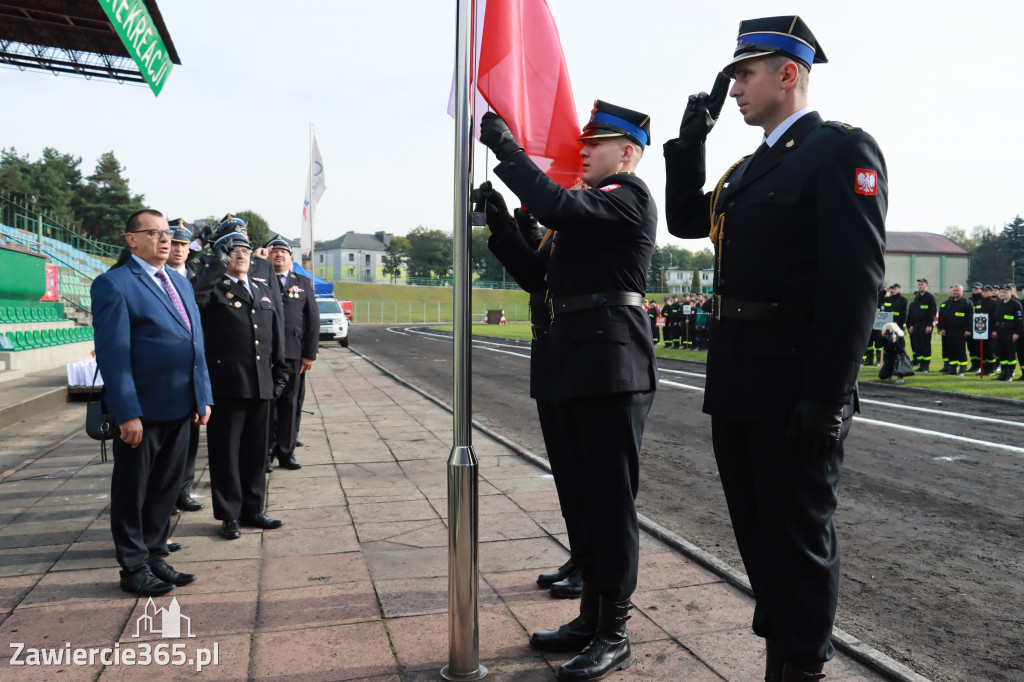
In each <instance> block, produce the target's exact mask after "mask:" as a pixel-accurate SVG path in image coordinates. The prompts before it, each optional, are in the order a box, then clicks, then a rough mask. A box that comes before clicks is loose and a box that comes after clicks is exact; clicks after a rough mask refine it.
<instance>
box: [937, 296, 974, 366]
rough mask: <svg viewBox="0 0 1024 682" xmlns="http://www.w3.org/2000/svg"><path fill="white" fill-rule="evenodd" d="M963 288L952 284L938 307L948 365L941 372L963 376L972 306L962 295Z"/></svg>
mask: <svg viewBox="0 0 1024 682" xmlns="http://www.w3.org/2000/svg"><path fill="white" fill-rule="evenodd" d="M963 296H964V288H963V287H962V286H960V285H959V284H954V285H953V286H952V287H951V288H950V290H949V298H948V299H946V301H945V302H944V303H943V304H942V305H941V306H940V307H939V333H940V334H942V337H943V338H944V339H946V345H945V356H946V358H947V360H948V367H947V368H946V369H944V370H943V371H942V373H943V374H949V375H952V376H963V374H964V371H965V370H966V369H967V341H968V340H969V339H970V338H971V326H972V322H973V319H974V306H972V305H971V304H970V302H969V301H968V300H967V299H965V298H964V297H963Z"/></svg>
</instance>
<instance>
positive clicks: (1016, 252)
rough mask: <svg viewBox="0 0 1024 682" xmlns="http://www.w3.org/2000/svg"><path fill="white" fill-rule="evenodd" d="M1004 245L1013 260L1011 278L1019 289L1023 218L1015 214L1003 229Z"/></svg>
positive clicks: (1023, 280) (1023, 278) (1023, 270)
mask: <svg viewBox="0 0 1024 682" xmlns="http://www.w3.org/2000/svg"><path fill="white" fill-rule="evenodd" d="M1003 235H1005V237H1006V245H1007V247H1008V251H1009V252H1010V258H1011V259H1012V262H1013V279H1012V281H1014V282H1016V283H1017V288H1018V289H1020V288H1021V285H1022V284H1024V218H1021V217H1020V216H1019V215H1018V216H1015V217H1014V218H1013V220H1012V221H1010V222H1009V223H1007V224H1006V227H1005V228H1004V229H1003Z"/></svg>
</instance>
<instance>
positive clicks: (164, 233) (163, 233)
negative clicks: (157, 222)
mask: <svg viewBox="0 0 1024 682" xmlns="http://www.w3.org/2000/svg"><path fill="white" fill-rule="evenodd" d="M143 232H145V233H147V234H148V235H149V236H150V237H152V238H153V239H159V238H160V237H167V238H168V239H170V238H171V235H172V234H174V231H173V230H132V231H131V232H130V233H129V234H142V233H143Z"/></svg>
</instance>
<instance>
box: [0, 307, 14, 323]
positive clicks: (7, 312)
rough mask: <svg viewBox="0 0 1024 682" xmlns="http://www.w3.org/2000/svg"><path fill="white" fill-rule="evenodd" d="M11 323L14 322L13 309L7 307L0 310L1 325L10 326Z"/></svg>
mask: <svg viewBox="0 0 1024 682" xmlns="http://www.w3.org/2000/svg"><path fill="white" fill-rule="evenodd" d="M11 322H14V320H13V319H11V309H10V308H9V307H7V306H3V307H2V308H0V323H4V324H8V323H11Z"/></svg>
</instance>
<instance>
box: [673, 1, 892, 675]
mask: <svg viewBox="0 0 1024 682" xmlns="http://www.w3.org/2000/svg"><path fill="white" fill-rule="evenodd" d="M826 61H827V60H826V58H825V54H824V52H823V51H822V49H821V45H820V44H819V43H818V41H817V39H815V37H814V35H813V34H812V33H811V30H810V29H809V28H808V27H807V25H806V24H805V23H804V22H803V20H801V19H800V18H799V17H795V16H788V17H767V18H763V19H753V20H748V21H743V22H742V23H741V24H740V29H739V37H738V40H737V44H736V49H735V52H734V53H733V59H732V61H730V62H729V63H728V64H727V65H726V66H725V69H724V73H722V74H719V76H718V79H717V80H716V82H715V86H714V88H713V89H712V91H711V94H710V95H708V94H705V93H701V94H699V95H692V96H690V98H689V102H688V104H687V106H686V110H685V112H684V114H683V119H682V123H681V125H680V130H679V137H678V138H677V139H674V140H670V141H669V142H667V143H666V144H665V166H666V213H667V221H668V227H669V231H670V232H671V233H672V234H673V235H675V236H677V237H683V238H687V239H696V238H700V237H708V236H710V237H711V240H712V241H713V242H714V243H715V248H716V271H715V285H714V290H715V297H714V314H713V319H712V320H711V325H712V334H713V335H714V339H715V343H714V344H713V345H712V346H711V349H710V351H709V353H708V363H707V364H708V366H707V382H706V389H707V390H706V392H705V394H704V411H705V412H706V413H708V414H710V415H711V428H712V442H713V444H714V450H715V458H716V460H717V462H718V468H719V473H720V476H721V479H722V487H723V489H724V492H725V496H726V501H727V503H728V506H729V514H730V517H731V518H732V523H733V529H734V531H735V534H736V541H737V545H738V546H739V549H740V554H741V555H742V557H743V564H744V566H745V567H746V570H747V575H748V576H749V577H750V583H751V585H752V587H753V590H754V597H755V600H756V605H755V609H754V619H753V629H754V632H755V633H756V634H757V635H759V636H760V637H763V638H764V639H765V641H766V648H767V657H766V658H767V662H766V670H765V679H766V680H770V681H774V682H778V681H779V680H785V681H786V682H792V681H796V680H815V679H821V678H822V677H824V674H823V673H822V669H823V666H824V663H825V662H826V661H827V660H829V659H830V658H831V657H832V656H833V654H834V653H835V652H834V650H833V647H832V643H831V635H832V622H833V620H834V617H835V609H836V601H837V598H838V588H839V547H838V543H837V541H836V532H835V526H834V524H833V520H832V516H833V513H834V511H835V508H836V491H837V486H838V482H839V474H840V470H841V468H842V462H843V441H844V440H845V438H846V435H847V434H848V432H849V429H850V423H851V419H852V416H853V413H854V411H855V409H856V407H857V372H858V368H859V366H860V364H861V357H862V354H863V350H864V347H865V345H866V343H867V340H868V336H869V334H870V332H871V328H872V325H873V322H874V319H875V308H876V306H877V303H878V298H877V297H878V292H879V291H880V289H881V285H882V275H883V272H884V262H883V254H884V251H885V214H886V208H887V194H888V185H887V178H886V168H885V161H884V159H883V158H882V153H881V151H880V150H879V148H878V145H877V144H876V143H875V141H874V139H872V138H871V136H870V135H868V134H867V133H865V132H863V131H862V130H860V129H859V128H854V127H852V126H849V125H846V124H845V123H837V122H834V121H823V120H822V118H821V117H820V116H819V115H818V114H817V113H816V112H814V111H811V110H810V109H809V108H808V105H807V87H808V82H809V75H810V70H811V67H812V65H814V64H821V63H825V62H826ZM730 77H733V78H734V82H733V83H732V86H731V88H730V85H729V78H730ZM727 92H728V94H729V95H730V96H731V97H733V98H734V99H735V100H736V104H737V105H738V107H739V110H740V114H741V115H742V116H743V120H744V121H745V122H746V123H747V124H748V125H751V126H757V127H760V128H761V129H762V130H763V133H764V134H763V138H762V144H761V146H760V147H759V148H758V150H757V151H756V152H755V153H753V154H751V155H750V156H747V157H745V158H744V159H742V160H741V161H739V162H737V163H736V164H735V165H734V166H733V167H732V168H731V169H729V171H728V172H727V173H726V175H725V177H723V178H722V179H721V180H720V181H719V182H718V184H717V186H716V187H715V188H714V191H712V192H710V193H705V192H704V182H705V165H704V158H705V157H704V148H705V143H706V139H707V136H708V133H709V131H710V130H711V129H712V127H713V126H714V124H715V122H716V120H717V119H718V116H719V113H720V112H721V108H722V106H723V104H724V102H725V97H726V93H727ZM769 264H770V265H769Z"/></svg>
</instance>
